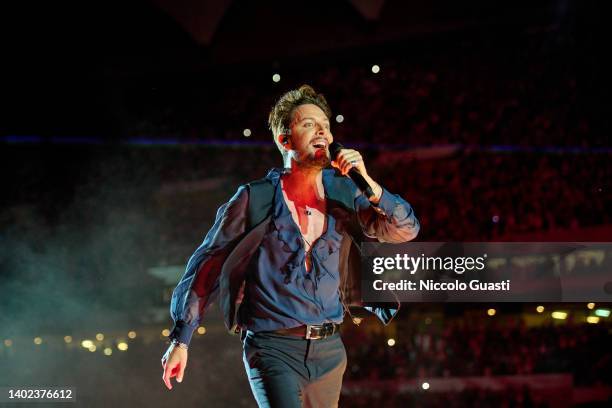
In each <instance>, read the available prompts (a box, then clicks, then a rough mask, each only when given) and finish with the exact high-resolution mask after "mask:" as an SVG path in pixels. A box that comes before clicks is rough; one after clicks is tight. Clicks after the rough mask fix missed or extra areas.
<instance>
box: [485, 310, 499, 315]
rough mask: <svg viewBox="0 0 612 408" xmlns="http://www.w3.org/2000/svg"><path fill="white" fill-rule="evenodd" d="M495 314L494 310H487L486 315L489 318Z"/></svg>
mask: <svg viewBox="0 0 612 408" xmlns="http://www.w3.org/2000/svg"><path fill="white" fill-rule="evenodd" d="M495 313H497V311H496V310H495V309H489V310H487V314H488V315H489V316H495Z"/></svg>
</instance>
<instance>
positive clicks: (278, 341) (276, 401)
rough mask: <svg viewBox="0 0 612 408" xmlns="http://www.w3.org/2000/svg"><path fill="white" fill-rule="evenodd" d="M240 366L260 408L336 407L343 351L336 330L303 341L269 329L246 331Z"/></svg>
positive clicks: (341, 373) (340, 383)
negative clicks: (244, 370)
mask: <svg viewBox="0 0 612 408" xmlns="http://www.w3.org/2000/svg"><path fill="white" fill-rule="evenodd" d="M243 346H244V354H243V360H244V366H245V368H246V372H247V376H248V378H249V383H250V384H251V390H252V391H253V395H254V396H255V400H256V401H257V404H258V405H259V407H260V408H301V407H308V408H315V407H316V408H331V407H337V406H338V399H339V398H340V389H341V388H342V375H343V374H344V370H345V369H346V350H345V349H344V344H343V343H342V339H341V338H340V334H338V333H336V334H334V335H332V336H330V337H328V338H326V339H320V340H305V339H300V338H297V337H291V336H284V335H279V334H274V333H270V332H260V333H253V332H250V331H247V332H246V336H245V337H244V339H243Z"/></svg>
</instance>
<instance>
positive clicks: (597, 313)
mask: <svg viewBox="0 0 612 408" xmlns="http://www.w3.org/2000/svg"><path fill="white" fill-rule="evenodd" d="M595 316H599V317H608V316H610V309H597V310H595Z"/></svg>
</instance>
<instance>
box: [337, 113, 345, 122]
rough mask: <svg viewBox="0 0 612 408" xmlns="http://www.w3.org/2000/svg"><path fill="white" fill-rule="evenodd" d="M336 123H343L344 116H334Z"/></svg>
mask: <svg viewBox="0 0 612 408" xmlns="http://www.w3.org/2000/svg"><path fill="white" fill-rule="evenodd" d="M336 122H338V123H342V122H344V116H342V115H336Z"/></svg>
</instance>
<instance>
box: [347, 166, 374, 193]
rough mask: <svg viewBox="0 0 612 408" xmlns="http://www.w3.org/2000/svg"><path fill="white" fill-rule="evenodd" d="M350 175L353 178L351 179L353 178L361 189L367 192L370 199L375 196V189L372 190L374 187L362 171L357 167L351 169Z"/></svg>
mask: <svg viewBox="0 0 612 408" xmlns="http://www.w3.org/2000/svg"><path fill="white" fill-rule="evenodd" d="M348 176H349V177H350V178H351V180H353V182H354V183H355V184H356V185H357V187H358V188H359V190H361V192H362V193H363V194H365V196H366V197H367V198H368V199H370V198H372V197H373V196H374V191H373V190H372V187H370V185H369V184H368V182H367V181H366V179H364V178H363V176H362V175H361V173H359V172H358V171H357V170H356V169H350V170H349V172H348Z"/></svg>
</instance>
